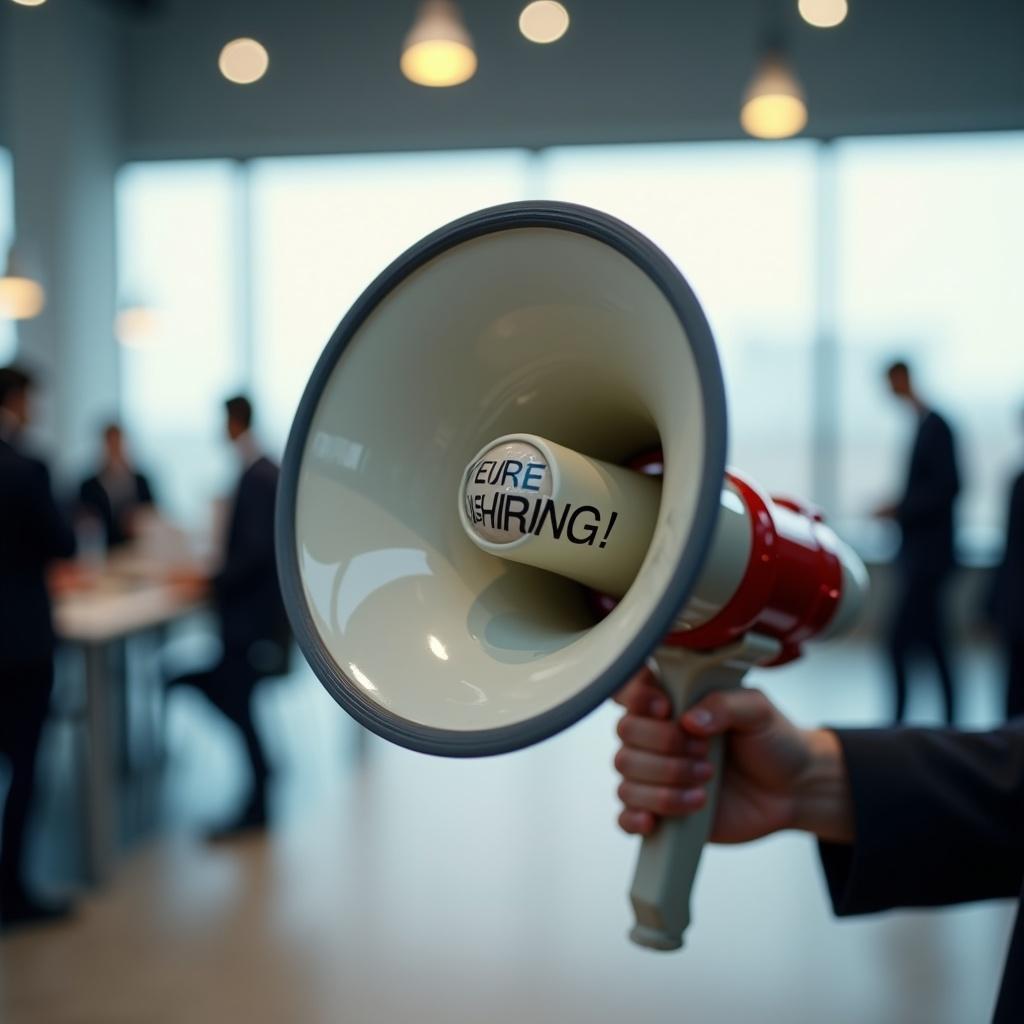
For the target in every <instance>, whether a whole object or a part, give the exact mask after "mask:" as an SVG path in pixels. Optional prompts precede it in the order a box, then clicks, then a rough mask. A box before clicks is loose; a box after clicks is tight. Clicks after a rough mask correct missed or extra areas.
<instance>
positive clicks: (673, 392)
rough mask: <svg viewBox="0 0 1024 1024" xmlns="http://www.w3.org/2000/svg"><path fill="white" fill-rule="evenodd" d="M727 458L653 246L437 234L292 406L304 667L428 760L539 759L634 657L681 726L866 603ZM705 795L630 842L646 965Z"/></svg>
mask: <svg viewBox="0 0 1024 1024" xmlns="http://www.w3.org/2000/svg"><path fill="white" fill-rule="evenodd" d="M725 451H726V414H725V398H724V391H723V386H722V378H721V371H720V368H719V363H718V358H717V354H716V351H715V346H714V342H713V340H712V337H711V333H710V330H709V328H708V325H707V321H706V320H705V318H704V315H703V313H702V311H701V309H700V306H699V304H698V303H697V300H696V299H695V297H694V295H693V293H692V292H691V290H690V288H689V287H688V285H687V284H686V282H685V281H684V279H683V278H682V276H681V275H680V273H679V271H678V270H677V269H676V268H675V267H674V266H673V264H672V263H671V262H670V261H669V260H668V259H667V257H665V256H664V255H663V254H662V253H661V252H660V251H659V250H658V249H657V248H656V247H655V246H654V245H652V244H651V243H650V242H649V241H648V240H647V239H645V238H644V237H643V236H641V235H639V234H637V233H636V232H635V231H633V230H632V229H630V228H629V227H627V226H626V225H624V224H622V223H621V222H619V221H617V220H615V219H613V218H611V217H608V216H605V215H603V214H600V213H598V212H596V211H594V210H589V209H586V208H583V207H578V206H571V205H567V204H562V203H517V204H512V205H509V206H504V207H496V208H494V209H490V210H484V211H481V212H480V213H477V214H473V215H471V216H469V217H466V218H463V219H462V220H459V221H456V222H455V223H453V224H451V225H449V226H447V227H445V228H442V229H441V230H440V231H438V232H435V233H434V234H433V235H431V236H429V237H428V238H426V239H424V240H423V241H422V242H421V243H419V244H418V245H417V246H415V247H413V248H412V249H411V250H409V251H408V252H407V253H405V254H404V255H403V256H402V257H400V258H399V259H398V260H397V261H396V262H395V263H394V264H392V265H391V266H390V267H389V268H388V269H387V270H385V271H384V273H383V274H381V276H380V277H378V278H377V280H376V281H375V282H374V283H373V284H371V285H370V287H369V288H368V289H367V291H366V292H365V293H364V294H363V296H362V297H361V298H360V299H359V300H358V302H357V303H356V304H355V306H353V308H352V309H351V311H350V312H349V313H348V315H347V316H346V317H345V319H344V320H343V321H342V323H341V325H340V326H339V327H338V330H337V331H336V332H335V334H334V336H333V337H332V338H331V340H330V342H329V343H328V345H327V347H326V349H325V350H324V353H323V355H322V356H321V358H320V361H319V362H318V364H317V367H316V369H315V371H314V373H313V375H312V378H311V380H310V383H309V385H308V386H307V389H306V392H305V394H304V395H303V398H302V401H301V403H300V405H299V409H298V412H297V414H296V419H295V423H294V426H293V428H292V432H291V435H290V437H289V441H288V447H287V450H286V453H285V458H284V462H283V466H282V476H281V486H280V492H279V497H278V516H277V549H278V564H279V570H280V576H281V583H282V589H283V592H284V597H285V603H286V606H287V608H288V612H289V616H290V618H291V621H292V625H293V627H294V630H295V635H296V637H297V639H298V642H299V645H300V647H301V648H302V650H303V653H304V654H305V655H306V658H307V659H308V661H309V662H310V664H311V666H312V667H313V669H314V671H315V672H316V674H317V676H318V677H319V678H320V680H321V682H322V683H323V684H324V686H325V687H326V688H327V689H328V691H329V692H330V693H331V694H332V695H333V696H334V697H335V699H336V700H337V701H338V702H339V703H340V704H341V705H342V707H344V708H345V709H346V710H347V711H348V712H349V713H350V714H352V715H353V716H354V717H355V718H356V719H357V720H358V721H360V722H361V723H362V724H363V725H365V726H367V727H368V728H370V729H372V730H373V731H374V732H376V733H378V734H379V735H381V736H383V737H385V738H386V739H389V740H392V741H393V742H396V743H399V744H401V745H402V746H406V747H409V748H411V749H414V750H419V751H424V752H427V753H433V754H442V755H449V756H460V757H465V756H482V755H487V754H497V753H502V752H505V751H508V750H513V749H516V748H519V747H523V746H527V745H529V744H531V743H535V742H538V741H540V740H542V739H545V738H546V737H548V736H551V735H552V734H554V733H556V732H558V731H560V730H561V729H564V728H566V727H567V726H569V725H571V724H573V723H574V722H576V721H577V720H578V719H579V718H581V717H582V716H583V715H585V714H586V713H587V712H589V711H591V710H592V709H593V708H594V707H596V706H597V705H598V704H600V703H601V702H602V701H604V700H605V699H606V698H607V697H609V696H610V695H611V694H612V693H614V692H615V691H616V690H618V689H619V688H620V687H621V686H622V685H623V684H624V683H625V682H626V681H627V680H628V679H629V677H630V676H631V675H632V674H633V673H634V672H635V671H636V670H637V669H638V668H639V667H640V666H641V665H643V664H644V662H645V660H646V659H647V658H648V657H649V656H650V655H652V653H653V654H654V656H655V660H656V661H657V664H658V667H659V669H660V676H661V679H662V682H663V684H664V685H665V687H666V689H667V690H668V691H669V693H670V694H671V696H672V699H673V703H674V706H675V708H676V710H677V711H681V710H682V709H683V708H685V707H686V706H688V705H689V704H691V703H692V702H693V701H695V700H697V699H699V698H700V697H701V696H702V695H703V694H704V693H705V692H707V691H708V690H710V689H715V688H722V687H728V686H735V685H738V684H739V683H740V681H741V680H742V677H743V675H744V673H745V672H746V671H747V670H748V669H749V668H750V667H751V666H753V665H755V664H770V663H780V662H782V661H785V660H789V659H790V658H792V657H794V656H795V655H796V653H797V652H798V651H799V647H800V645H801V644H802V643H803V642H804V641H805V640H807V639H809V638H810V637H812V636H815V635H824V634H832V633H835V632H838V631H841V630H842V629H843V628H845V627H846V626H847V625H848V624H850V623H851V622H852V621H853V619H854V618H855V616H856V613H857V611H858V609H859V607H860V604H861V603H862V599H863V595H864V593H865V590H866V574H865V573H864V569H863V566H862V565H861V564H860V562H859V561H858V560H857V558H856V556H855V555H854V554H853V553H852V552H851V551H850V550H849V549H848V548H847V547H846V546H845V545H843V544H842V543H841V542H840V541H839V540H838V539H837V538H836V537H835V535H834V534H833V533H832V532H831V531H830V530H829V529H828V528H827V527H826V526H824V524H823V523H822V522H821V517H820V516H819V515H818V514H817V513H815V512H814V511H813V510H809V509H806V508H803V507H801V506H799V505H796V504H794V503H792V502H782V501H778V500H776V501H772V500H771V499H769V498H767V497H765V496H764V495H762V494H761V493H760V492H759V491H758V490H757V489H756V488H755V487H754V486H753V485H751V484H750V483H748V482H747V481H745V480H744V479H742V478H741V477H739V476H738V475H736V474H733V473H729V474H726V471H725ZM656 476H657V477H658V478H655V477H656ZM720 756H721V752H720V750H719V751H717V752H715V753H714V754H713V757H716V758H720ZM716 777H717V773H716ZM710 796H711V799H709V800H708V802H707V805H706V806H705V808H704V810H702V811H701V812H699V813H698V814H696V815H693V816H691V817H689V818H687V819H681V820H678V821H672V822H665V823H663V824H662V825H661V826H660V827H659V829H658V831H657V833H656V834H655V835H654V836H652V837H650V838H648V839H645V840H644V842H643V846H642V852H641V857H640V863H639V866H638V869H637V875H636V878H635V880H634V884H633V890H632V900H633V905H634V909H635V912H636V917H637V924H636V927H635V928H634V930H633V933H632V934H633V938H634V939H635V940H636V941H637V942H639V943H641V944H643V945H646V946H650V947H652V948H658V949H674V948H677V947H678V946H679V945H680V944H681V940H682V933H683V931H684V930H685V928H686V926H687V924H688V921H689V893H690V889H691V887H692V883H693V878H694V874H695V872H696V869H697V864H698V859H699V856H700V851H701V848H702V846H703V844H704V842H705V840H706V838H707V834H708V831H709V829H710V822H711V815H712V814H713V811H714V793H711V794H710Z"/></svg>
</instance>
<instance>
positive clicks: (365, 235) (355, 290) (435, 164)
mask: <svg viewBox="0 0 1024 1024" xmlns="http://www.w3.org/2000/svg"><path fill="white" fill-rule="evenodd" d="M527 164H528V157H527V156H526V155H525V154H524V153H522V152H520V151H511V152H510V151H507V150H506V151H489V152H480V153H438V154H411V155H410V154H396V155H391V156H356V157H313V158H308V159H286V160H261V161H258V162H256V163H255V164H254V165H253V168H252V177H251V185H250V188H251V192H250V203H251V206H250V208H251V210H252V215H253V217H252V227H253V233H252V253H253V289H252V296H253V303H252V309H253V317H252V325H253V331H252V341H253V363H252V368H253V379H252V385H253V390H254V392H255V395H256V398H257V399H258V401H259V405H260V408H261V409H262V416H263V422H264V428H265V430H266V433H267V437H268V439H269V440H271V441H272V442H273V443H274V444H275V445H282V444H283V441H284V439H285V437H286V435H287V432H288V428H289V426H290V425H291V421H292V416H293V414H294V412H295V406H296V404H297V402H298V400H299V397H300V395H301V394H302V389H303V387H304V386H305V384H306V381H307V380H308V379H309V374H310V371H311V370H312V368H313V364H314V363H315V362H316V359H317V357H318V356H319V355H320V351H321V349H322V348H323V347H324V344H325V342H326V341H327V339H328V338H329V337H330V336H331V334H332V332H333V331H334V328H335V327H337V325H338V323H339V322H340V320H341V318H342V317H343V316H344V315H345V313H346V312H347V311H348V308H349V306H351V305H352V303H353V302H354V301H355V300H356V299H357V298H358V297H359V294H360V293H361V292H362V291H363V289H364V288H366V286H367V285H368V284H369V283H370V282H371V281H372V280H373V279H374V278H375V277H376V276H377V275H378V274H379V273H380V272H381V271H382V270H383V269H384V268H385V267H386V266H387V265H388V264H389V263H390V262H391V261H392V260H393V259H395V257H397V256H399V255H401V253H402V252H404V251H405V250H406V249H407V248H408V247H409V246H411V245H412V244H414V243H415V242H417V241H418V240H419V239H421V238H423V237H424V236H425V235H427V234H429V233H430V232H431V231H433V230H434V229H435V228H438V227H440V226H441V225H442V224H446V223H447V222H448V221H451V220H454V219H455V218H456V217H460V216H462V215H463V214H466V213H472V212H473V211H474V210H479V209H481V208H482V207H485V206H492V205H495V204H497V203H507V202H512V201H513V200H516V199H521V198H523V196H524V191H525V185H526V173H527Z"/></svg>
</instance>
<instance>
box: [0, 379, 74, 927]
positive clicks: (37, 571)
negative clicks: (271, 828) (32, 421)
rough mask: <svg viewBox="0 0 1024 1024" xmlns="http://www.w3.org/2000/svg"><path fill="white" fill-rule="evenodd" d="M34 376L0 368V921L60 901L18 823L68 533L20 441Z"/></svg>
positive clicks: (47, 686)
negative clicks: (50, 576) (55, 583)
mask: <svg viewBox="0 0 1024 1024" xmlns="http://www.w3.org/2000/svg"><path fill="white" fill-rule="evenodd" d="M31 389H32V380H31V378H30V377H29V375H28V374H26V373H24V372H23V371H21V370H18V369H16V368H14V367H5V368H3V369H0V753H3V754H4V755H5V756H6V757H7V759H8V760H9V762H10V768H11V776H10V779H11V781H10V786H9V788H8V791H7V799H6V801H5V804H4V813H3V828H2V833H0V843H2V846H0V925H3V926H5V927H6V926H10V925H15V924H21V923H23V922H29V921H43V920H54V919H57V918H60V917H63V916H64V915H65V914H66V913H67V912H68V907H67V905H66V904H65V905H60V906H58V905H54V904H46V903H44V902H42V901H41V900H40V899H39V898H38V896H36V895H34V894H33V893H32V891H31V889H30V888H29V886H28V884H27V882H26V880H25V870H24V868H25V865H24V858H25V830H26V826H27V823H28V817H29V813H30V811H31V808H32V797H33V792H34V788H35V775H36V754H37V751H38V749H39V740H40V736H41V734H42V729H43V723H44V722H45V721H46V715H47V711H48V709H49V704H50V692H51V690H52V689H53V654H54V647H55V640H54V632H53V623H52V621H51V614H50V597H49V594H48V592H47V588H46V569H47V566H48V565H49V564H50V562H51V561H53V560H54V559H57V558H70V557H71V556H72V555H73V554H74V551H75V539H74V535H73V534H72V532H71V529H70V528H69V526H68V524H67V523H66V522H65V521H64V519H63V517H62V516H61V514H60V512H59V511H58V509H57V505H56V504H55V502H54V499H53V494H52V492H51V489H50V475H49V472H48V471H47V469H46V466H45V465H44V464H43V463H42V462H40V461H39V460H38V459H35V458H33V457H32V456H30V455H29V454H28V453H27V452H26V451H25V450H24V448H23V445H22V432H23V430H24V428H25V426H26V425H27V423H28V421H29V408H30V391H31Z"/></svg>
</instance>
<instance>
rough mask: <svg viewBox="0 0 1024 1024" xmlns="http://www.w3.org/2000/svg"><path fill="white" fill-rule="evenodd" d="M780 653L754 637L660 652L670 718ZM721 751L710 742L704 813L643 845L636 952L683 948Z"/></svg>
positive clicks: (636, 888) (667, 827)
mask: <svg viewBox="0 0 1024 1024" xmlns="http://www.w3.org/2000/svg"><path fill="white" fill-rule="evenodd" d="M778 651H779V644H778V643H777V642H776V641H774V640H771V639H769V638H767V637H761V636H758V635H756V634H748V635H747V636H745V637H744V638H743V639H742V640H740V641H739V642H737V643H735V644H730V645H729V646H728V647H723V648H720V649H719V650H717V651H708V652H696V651H688V650H685V649H683V648H678V647H660V648H659V649H658V650H657V652H656V653H655V661H656V663H657V666H658V670H659V674H660V677H661V685H662V686H663V687H664V689H665V691H666V693H667V694H668V695H669V698H670V699H671V701H672V712H673V716H674V717H676V718H678V717H679V716H680V715H681V714H682V713H683V712H684V711H685V710H686V709H687V708H689V707H691V706H692V705H693V704H695V703H696V702H697V701H698V700H700V699H701V698H702V697H703V696H705V695H706V694H708V693H710V692H711V691H712V690H727V689H732V688H734V687H737V686H739V685H740V684H741V683H742V682H743V677H744V675H746V673H747V671H748V670H749V669H750V668H751V667H752V666H754V665H756V664H758V663H759V662H763V661H766V660H769V659H770V658H773V657H775V656H776V655H777V653H778ZM722 747H723V744H722V740H721V738H718V737H716V738H715V739H713V740H712V741H711V750H710V754H709V760H710V761H711V763H712V765H713V766H714V775H713V776H712V778H711V781H710V782H709V783H708V784H707V791H708V799H707V802H706V803H705V805H704V807H702V808H701V809H700V810H699V811H697V812H696V813H694V814H690V815H688V816H687V817H685V818H669V819H666V820H664V821H662V822H661V824H660V825H659V826H658V829H657V831H656V832H655V833H654V834H653V835H651V836H648V837H646V838H645V839H644V840H643V843H642V844H641V847H640V857H639V859H638V861H637V866H636V874H635V875H634V877H633V886H632V889H631V890H630V901H631V902H632V904H633V912H634V914H635V915H636V925H635V927H634V928H633V930H632V932H630V938H631V939H632V940H633V941H634V942H635V943H637V944H638V945H640V946H646V947H647V948H649V949H659V950H672V949H679V947H680V946H681V945H682V944H683V933H684V932H685V931H686V929H687V927H688V925H689V923H690V892H691V890H692V889H693V883H694V879H695V878H696V875H697V868H698V866H699V864H700V856H701V852H702V851H703V849H704V844H705V843H706V842H707V840H708V837H709V835H710V833H711V824H712V822H713V821H714V814H715V806H716V803H717V798H718V788H719V784H720V777H721V767H722Z"/></svg>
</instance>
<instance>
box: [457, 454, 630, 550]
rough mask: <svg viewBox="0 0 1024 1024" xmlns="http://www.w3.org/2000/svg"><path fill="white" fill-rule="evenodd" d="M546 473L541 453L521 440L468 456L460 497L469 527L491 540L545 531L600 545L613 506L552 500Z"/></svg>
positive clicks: (611, 524) (609, 528)
mask: <svg viewBox="0 0 1024 1024" xmlns="http://www.w3.org/2000/svg"><path fill="white" fill-rule="evenodd" d="M551 477H552V474H551V469H550V467H549V466H548V464H547V463H546V462H545V461H544V455H543V454H542V453H541V452H540V451H539V450H538V449H537V448H536V447H534V446H533V445H531V444H527V443H526V442H525V441H511V442H506V443H504V444H501V445H498V446H497V447H495V448H492V449H491V450H490V451H489V452H487V453H486V454H485V455H484V457H483V458H481V459H476V460H475V461H473V462H471V463H470V465H469V468H468V469H467V470H466V486H465V491H464V496H463V501H464V502H465V510H466V518H467V519H468V520H469V522H470V524H471V525H472V527H473V530H474V532H475V533H476V534H477V535H478V536H480V537H482V538H483V539H484V540H488V541H490V542H491V543H493V544H508V543H511V542H513V541H517V540H521V539H522V538H523V537H526V536H533V537H539V536H541V535H542V534H544V535H546V536H549V537H551V538H552V539H553V540H561V541H564V542H565V543H566V544H583V545H586V546H587V547H593V546H594V545H596V546H597V547H599V548H603V547H605V546H606V545H607V544H608V541H609V539H610V538H611V534H612V528H613V527H614V526H615V521H616V520H617V519H618V518H619V513H618V511H617V510H615V509H612V510H611V511H610V512H609V511H607V510H602V509H600V508H598V506H597V505H590V504H576V505H574V504H573V503H572V502H568V501H561V502H560V501H557V500H556V499H555V498H553V497H552V495H551V491H552V479H551Z"/></svg>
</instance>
